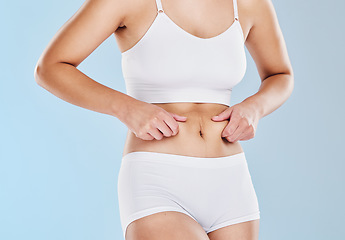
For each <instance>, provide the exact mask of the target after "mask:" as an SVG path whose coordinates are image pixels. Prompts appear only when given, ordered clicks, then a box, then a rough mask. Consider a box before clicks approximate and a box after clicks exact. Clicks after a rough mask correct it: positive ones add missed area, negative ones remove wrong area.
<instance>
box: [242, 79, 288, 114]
mask: <svg viewBox="0 0 345 240" xmlns="http://www.w3.org/2000/svg"><path fill="white" fill-rule="evenodd" d="M293 88H294V79H293V76H292V75H290V74H276V75H273V76H270V77H268V78H266V79H265V80H264V81H262V83H261V86H260V88H259V90H258V92H257V93H255V94H254V95H252V96H250V97H248V98H246V99H245V100H243V102H249V103H251V104H253V107H254V109H255V110H257V112H258V115H259V116H260V118H263V117H264V116H266V115H268V114H270V113H272V112H273V111H275V110H276V109H277V108H279V107H280V106H281V105H282V104H283V103H284V102H285V101H286V100H287V99H288V98H289V96H290V95H291V93H292V90H293Z"/></svg>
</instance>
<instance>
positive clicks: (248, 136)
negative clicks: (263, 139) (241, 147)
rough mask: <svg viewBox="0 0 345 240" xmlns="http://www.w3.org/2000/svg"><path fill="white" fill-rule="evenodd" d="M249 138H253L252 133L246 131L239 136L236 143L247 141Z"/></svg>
mask: <svg viewBox="0 0 345 240" xmlns="http://www.w3.org/2000/svg"><path fill="white" fill-rule="evenodd" d="M251 138H253V137H252V133H251V132H250V131H249V130H247V131H245V132H243V133H242V134H241V136H240V137H239V138H238V141H244V140H249V139H251Z"/></svg>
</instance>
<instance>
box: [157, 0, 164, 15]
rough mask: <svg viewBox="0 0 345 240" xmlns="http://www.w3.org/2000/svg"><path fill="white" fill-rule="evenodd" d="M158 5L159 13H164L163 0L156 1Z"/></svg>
mask: <svg viewBox="0 0 345 240" xmlns="http://www.w3.org/2000/svg"><path fill="white" fill-rule="evenodd" d="M156 5H157V12H158V13H160V11H161V12H164V10H163V7H162V1H161V0H156Z"/></svg>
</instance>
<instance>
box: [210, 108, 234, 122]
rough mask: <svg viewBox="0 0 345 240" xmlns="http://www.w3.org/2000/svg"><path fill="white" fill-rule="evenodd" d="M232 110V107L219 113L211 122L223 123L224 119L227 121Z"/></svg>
mask: <svg viewBox="0 0 345 240" xmlns="http://www.w3.org/2000/svg"><path fill="white" fill-rule="evenodd" d="M232 110H233V107H229V108H226V109H225V110H224V111H223V112H221V113H220V114H218V115H217V116H213V117H212V120H213V121H223V120H225V119H229V118H230V115H231V112H232Z"/></svg>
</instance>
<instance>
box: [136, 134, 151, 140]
mask: <svg viewBox="0 0 345 240" xmlns="http://www.w3.org/2000/svg"><path fill="white" fill-rule="evenodd" d="M135 136H136V137H138V136H137V135H135ZM140 138H141V139H143V140H153V139H155V138H154V137H153V136H152V135H151V134H149V133H145V134H144V136H141V137H140Z"/></svg>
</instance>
